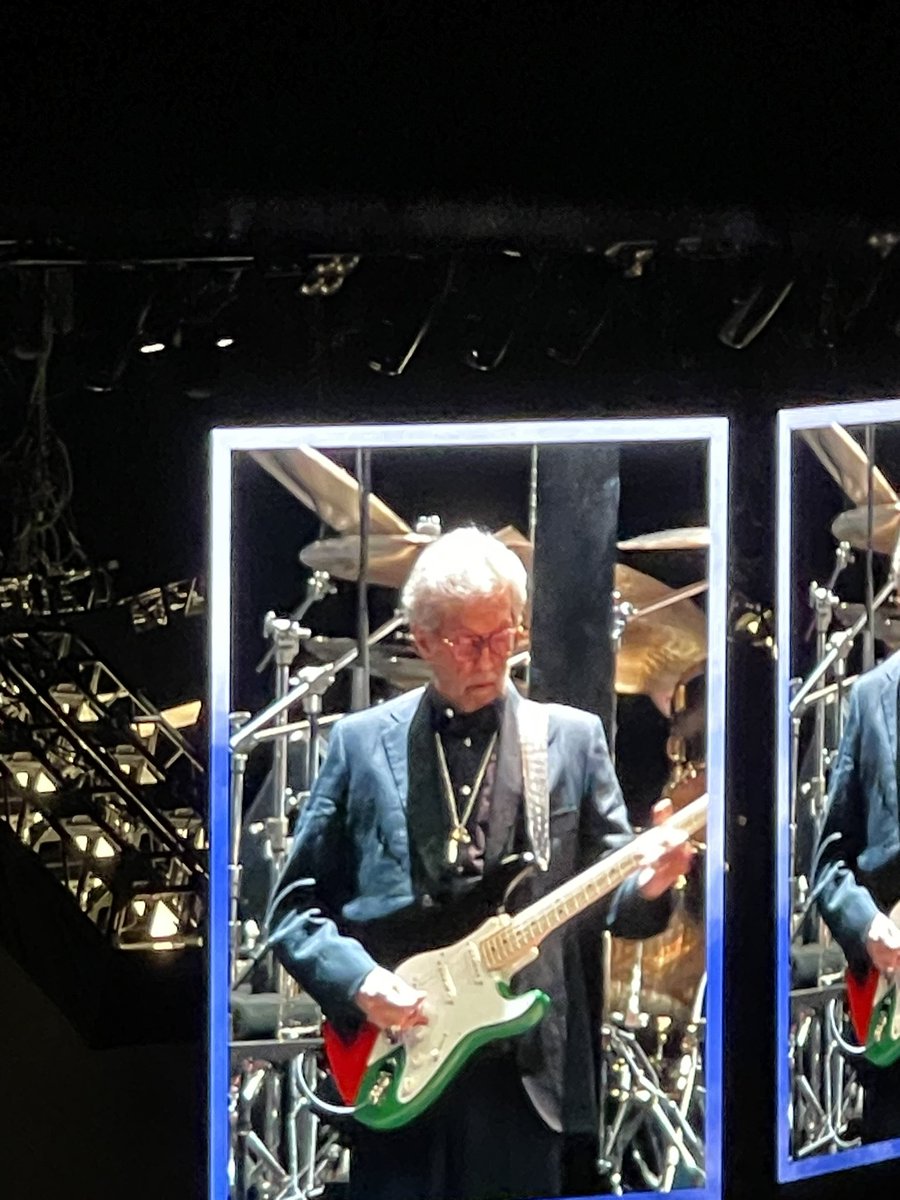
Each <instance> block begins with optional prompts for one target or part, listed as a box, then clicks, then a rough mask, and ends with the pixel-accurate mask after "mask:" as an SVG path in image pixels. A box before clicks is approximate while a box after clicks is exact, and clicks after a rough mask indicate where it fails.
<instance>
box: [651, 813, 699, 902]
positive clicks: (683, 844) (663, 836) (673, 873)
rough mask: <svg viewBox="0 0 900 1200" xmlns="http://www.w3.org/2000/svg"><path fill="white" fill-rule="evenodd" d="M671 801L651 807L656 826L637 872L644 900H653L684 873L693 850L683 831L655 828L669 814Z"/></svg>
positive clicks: (691, 859)
mask: <svg viewBox="0 0 900 1200" xmlns="http://www.w3.org/2000/svg"><path fill="white" fill-rule="evenodd" d="M673 811H674V810H673V807H672V801H671V800H668V799H666V800H660V801H659V803H658V804H654V806H653V824H654V826H657V827H658V828H657V829H656V830H655V834H654V837H653V839H652V841H651V843H650V845H649V847H648V849H647V853H646V854H645V855H644V857H643V860H642V863H641V866H640V870H639V874H638V885H637V886H638V892H639V893H640V894H641V896H643V898H644V899H645V900H656V899H658V898H659V897H660V896H661V895H662V894H663V893H664V892H667V891H668V890H669V888H670V887H672V885H673V884H675V883H677V882H678V880H679V879H680V878H681V877H682V876H683V875H686V874H687V873H688V871H689V870H690V869H691V864H692V863H693V861H694V858H695V856H696V853H697V851H696V850H695V849H694V847H693V846H692V845H691V843H690V842H689V840H688V837H687V834H685V833H682V832H681V830H678V829H672V828H669V829H666V828H659V827H660V826H662V825H663V823H664V822H665V821H668V819H669V817H671V815H672V813H673Z"/></svg>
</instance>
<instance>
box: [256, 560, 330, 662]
mask: <svg viewBox="0 0 900 1200" xmlns="http://www.w3.org/2000/svg"><path fill="white" fill-rule="evenodd" d="M336 591H337V588H336V587H335V586H334V584H333V583H332V582H331V576H330V575H329V574H328V572H327V571H313V573H312V575H311V576H310V577H309V580H308V582H307V585H306V595H305V596H304V597H303V600H302V601H301V602H300V604H298V605H297V607H296V608H295V609H294V611H293V612H292V613H291V615H290V616H289V617H288V620H289V621H301V620H302V619H303V617H305V616H306V614H307V612H308V611H309V609H310V608H312V606H313V605H314V604H316V603H317V602H318V601H319V600H324V598H325V597H326V596H333V595H334V593H335V592H336ZM274 654H275V647H274V646H270V647H269V649H268V650H267V651H266V652H265V654H264V655H263V656H262V658H261V659H260V660H259V662H258V663H257V664H256V673H257V675H261V674H262V672H263V671H264V670H265V669H266V667H267V666H268V665H269V663H270V662H271V661H272V658H273V656H274Z"/></svg>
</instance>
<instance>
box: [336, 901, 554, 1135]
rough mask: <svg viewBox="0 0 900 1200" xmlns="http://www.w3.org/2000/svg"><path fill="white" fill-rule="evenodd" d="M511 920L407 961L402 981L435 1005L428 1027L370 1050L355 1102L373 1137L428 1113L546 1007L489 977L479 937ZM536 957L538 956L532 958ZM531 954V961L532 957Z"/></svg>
mask: <svg viewBox="0 0 900 1200" xmlns="http://www.w3.org/2000/svg"><path fill="white" fill-rule="evenodd" d="M508 921H509V917H506V916H502V917H493V918H491V919H490V920H489V921H487V922H485V924H484V925H483V926H482V927H481V928H480V929H479V930H478V931H477V935H473V936H472V937H469V938H464V939H463V940H462V941H460V942H457V943H455V944H454V945H452V946H447V947H444V948H443V949H440V950H429V951H425V952H424V953H422V954H417V955H415V956H414V957H413V958H410V959H408V960H407V961H406V962H405V963H403V964H402V965H401V966H400V967H399V968H398V971H397V973H398V974H399V975H400V976H401V977H402V978H403V979H405V980H406V982H407V983H409V984H410V985H411V986H412V987H415V988H418V989H421V990H422V991H424V992H425V993H426V994H427V995H429V996H431V997H433V998H434V1000H435V1002H434V1003H433V1004H432V1005H431V1006H430V1008H429V1007H426V1015H427V1016H428V1018H429V1020H428V1024H427V1025H420V1026H416V1027H415V1028H414V1029H411V1030H409V1031H407V1032H405V1033H404V1034H403V1035H402V1040H401V1041H399V1042H397V1041H394V1040H392V1039H391V1037H390V1036H389V1035H388V1034H387V1033H386V1032H384V1031H382V1032H381V1033H380V1034H379V1035H378V1037H377V1039H376V1041H375V1044H374V1045H373V1047H372V1050H371V1052H370V1055H369V1063H368V1067H367V1069H366V1072H365V1075H364V1076H363V1080H362V1083H361V1085H360V1090H359V1094H358V1096H357V1109H356V1117H357V1119H358V1120H359V1121H362V1122H363V1124H366V1125H369V1126H371V1127H372V1128H375V1129H393V1128H396V1127H397V1126H399V1125H402V1124H405V1123H406V1122H407V1121H409V1120H412V1119H413V1117H414V1116H416V1115H417V1114H418V1113H419V1112H420V1111H424V1109H426V1108H428V1107H429V1106H430V1105H431V1104H432V1103H433V1102H434V1100H435V1099H436V1097H437V1096H438V1095H439V1094H440V1093H441V1092H442V1091H443V1090H444V1088H445V1087H446V1086H447V1084H448V1083H449V1082H450V1080H451V1079H453V1077H454V1076H455V1075H456V1074H457V1073H458V1071H459V1070H460V1068H461V1067H462V1065H463V1064H464V1063H465V1062H466V1060H467V1059H468V1058H469V1057H470V1056H471V1055H472V1054H473V1053H474V1052H475V1051H476V1050H478V1049H479V1048H480V1047H481V1046H484V1045H486V1044H487V1043H489V1042H491V1041H495V1040H496V1039H498V1038H502V1037H510V1036H513V1035H515V1034H518V1033H522V1032H524V1031H525V1030H526V1029H528V1028H530V1027H531V1026H532V1025H534V1024H536V1023H537V1022H538V1021H539V1020H540V1019H541V1017H542V1016H543V1014H544V1012H545V1011H546V1009H547V1006H548V1005H549V999H548V997H547V996H545V995H544V993H543V992H540V991H532V992H526V993H524V994H523V995H521V996H515V995H513V994H512V992H511V991H510V989H509V982H508V979H506V978H503V977H501V976H500V975H499V974H497V973H495V972H491V971H489V970H487V968H486V967H485V965H484V963H483V962H482V959H481V955H480V952H479V949H478V945H477V941H476V937H483V936H485V935H487V934H489V933H491V932H493V931H494V930H495V929H497V928H500V927H501V925H502V924H503V923H508ZM535 953H536V952H535ZM533 956H534V954H531V955H530V956H529V957H533Z"/></svg>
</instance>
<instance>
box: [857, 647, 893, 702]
mask: <svg viewBox="0 0 900 1200" xmlns="http://www.w3.org/2000/svg"><path fill="white" fill-rule="evenodd" d="M898 683H900V650H897V651H895V652H894V653H893V654H891V655H890V657H888V658H886V659H885V660H884V662H882V663H879V664H878V666H877V667H873V668H872V670H871V671H867V672H866V673H865V675H861V676H860V678H859V681H858V682H857V684H856V692H857V696H858V698H859V700H860V702H862V703H871V702H874V701H875V700H876V699H879V698H880V697H881V695H882V694H883V693H884V692H885V691H886V690H887V689H888V688H892V687H894V688H895V687H897V685H898Z"/></svg>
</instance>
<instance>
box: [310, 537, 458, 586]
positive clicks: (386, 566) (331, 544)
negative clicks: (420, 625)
mask: <svg viewBox="0 0 900 1200" xmlns="http://www.w3.org/2000/svg"><path fill="white" fill-rule="evenodd" d="M433 541H434V537H433V536H432V535H431V534H428V533H412V532H409V533H399V534H398V533H373V534H372V535H371V536H370V537H369V563H368V569H367V572H366V576H367V579H368V582H369V583H374V584H380V585H381V586H382V587H389V588H401V587H403V585H404V583H405V582H406V579H407V577H408V575H409V573H410V571H411V570H412V568H413V564H414V563H415V561H416V559H417V558H418V557H419V555H420V554H421V552H422V551H423V550H424V548H425V547H426V546H427V545H429V544H430V543H431V542H433ZM300 561H301V562H302V563H304V565H305V566H307V567H311V568H312V570H314V571H327V572H328V574H329V575H333V576H334V577H335V579H347V580H354V579H358V578H359V534H358V533H347V534H344V536H343V537H336V538H324V539H323V540H322V541H319V542H312V543H311V544H310V545H309V546H306V547H305V548H304V549H303V550H301V551H300Z"/></svg>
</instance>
